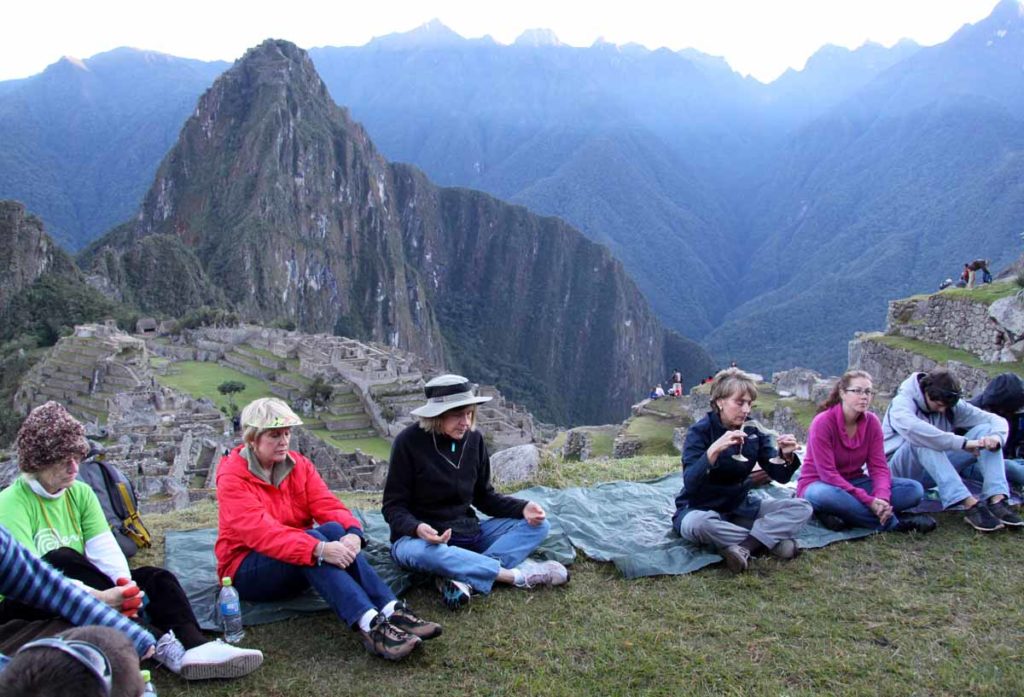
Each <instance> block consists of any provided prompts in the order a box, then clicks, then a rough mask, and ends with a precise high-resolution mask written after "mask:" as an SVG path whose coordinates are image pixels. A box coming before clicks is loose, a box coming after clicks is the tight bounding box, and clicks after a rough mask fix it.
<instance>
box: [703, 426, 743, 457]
mask: <svg viewBox="0 0 1024 697" xmlns="http://www.w3.org/2000/svg"><path fill="white" fill-rule="evenodd" d="M746 439H747V434H746V433H744V432H743V431H742V430H740V429H736V430H735V431H726V432H725V433H723V434H722V435H721V436H719V438H718V440H716V441H715V442H714V443H712V444H711V447H710V448H708V460H710V461H711V462H715V460H717V459H718V456H719V455H720V454H721V453H722V452H724V451H726V450H728V449H729V448H731V447H733V446H734V445H735V446H736V447H738V448H740V449H742V448H743V441H745V440H746Z"/></svg>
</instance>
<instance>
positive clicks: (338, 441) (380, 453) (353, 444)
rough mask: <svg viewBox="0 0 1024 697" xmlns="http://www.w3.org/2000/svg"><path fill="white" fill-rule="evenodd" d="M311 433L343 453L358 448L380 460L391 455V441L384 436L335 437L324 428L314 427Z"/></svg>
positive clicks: (351, 451)
mask: <svg viewBox="0 0 1024 697" xmlns="http://www.w3.org/2000/svg"><path fill="white" fill-rule="evenodd" d="M313 433H315V434H316V435H317V436H319V437H320V438H321V439H323V440H325V441H327V442H329V443H330V444H331V445H333V446H334V447H335V448H337V449H338V450H340V451H341V452H343V453H354V452H355V451H356V448H358V449H359V450H362V451H363V452H364V453H366V454H367V455H373V456H374V457H376V458H378V459H381V460H387V459H388V458H389V457H391V443H389V442H388V441H387V439H385V438H337V437H336V436H335V434H334V433H333V432H331V431H328V430H327V429H326V428H315V429H313Z"/></svg>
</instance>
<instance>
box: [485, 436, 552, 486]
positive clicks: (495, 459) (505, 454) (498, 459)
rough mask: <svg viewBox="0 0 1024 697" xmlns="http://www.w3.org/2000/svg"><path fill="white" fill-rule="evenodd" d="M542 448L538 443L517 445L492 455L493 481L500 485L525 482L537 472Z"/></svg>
mask: <svg viewBox="0 0 1024 697" xmlns="http://www.w3.org/2000/svg"><path fill="white" fill-rule="evenodd" d="M539 466H540V450H539V449H538V448H537V446H536V445H533V444H527V445H517V446H515V447H512V448H506V449H505V450H502V451H501V452H498V453H494V454H493V455H491V481H492V482H494V484H497V485H499V486H502V485H507V484H518V483H521V482H525V481H527V480H529V479H530V478H531V477H533V475H534V474H536V473H537V468H538V467H539Z"/></svg>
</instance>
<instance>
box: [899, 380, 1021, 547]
mask: <svg viewBox="0 0 1024 697" xmlns="http://www.w3.org/2000/svg"><path fill="white" fill-rule="evenodd" d="M956 429H964V430H965V431H966V435H963V436H960V435H957V434H956V433H954V431H955V430H956ZM1007 432H1008V427H1007V424H1006V419H1004V418H1002V417H1000V416H996V415H995V414H990V413H988V412H987V411H984V410H982V409H979V408H978V407H976V406H974V405H973V404H971V403H969V402H967V401H966V400H963V399H961V394H960V383H959V382H957V380H956V378H955V377H954V376H953V374H952V373H950V372H949V371H948V370H946V369H945V368H933V369H932V370H931V371H929V372H927V373H913V374H912V375H911V376H910V377H908V378H907V379H906V380H904V381H903V384H901V385H900V387H899V390H898V391H897V393H896V396H895V397H893V400H892V402H891V403H890V404H889V409H888V410H887V411H886V413H885V418H884V419H883V420H882V433H883V435H884V437H885V456H886V458H887V459H888V461H889V468H890V469H891V470H892V473H893V474H895V475H896V476H898V477H906V478H908V479H916V480H917V481H919V482H921V484H923V485H924V487H925V488H926V489H927V488H931V487H938V489H939V498H940V500H941V501H942V506H943V508H949V507H951V506H956V505H962V506H963V507H964V508H966V509H967V513H966V515H965V516H964V520H966V521H967V523H968V524H969V525H970V526H971V527H973V528H974V529H975V530H979V531H981V532H992V531H994V530H999V529H1002V528H1003V527H1006V526H1010V527H1021V526H1024V520H1021V519H1020V517H1018V516H1017V514H1016V513H1014V512H1013V510H1012V509H1011V508H1010V506H1009V505H1008V504H1007V502H1006V499H1007V496H1008V495H1009V493H1010V487H1009V484H1008V483H1007V480H1006V466H1005V464H1004V463H1003V452H1002V448H1003V442H1004V441H1005V440H1006V436H1007ZM968 471H970V473H971V475H972V476H971V477H970V478H975V477H977V478H978V479H980V482H981V499H980V500H979V499H977V498H975V497H974V496H973V495H972V494H971V492H970V490H969V489H968V488H967V485H966V484H965V483H964V478H965V476H966V475H965V473H967V472H968Z"/></svg>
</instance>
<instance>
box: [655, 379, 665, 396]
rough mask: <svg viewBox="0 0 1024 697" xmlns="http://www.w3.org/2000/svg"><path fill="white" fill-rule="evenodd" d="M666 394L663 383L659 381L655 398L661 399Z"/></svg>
mask: <svg viewBox="0 0 1024 697" xmlns="http://www.w3.org/2000/svg"><path fill="white" fill-rule="evenodd" d="M664 396H665V389H664V388H663V387H662V386H661V383H660V382H659V383H658V384H657V385H655V386H654V398H655V399H661V398H662V397H664Z"/></svg>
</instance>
